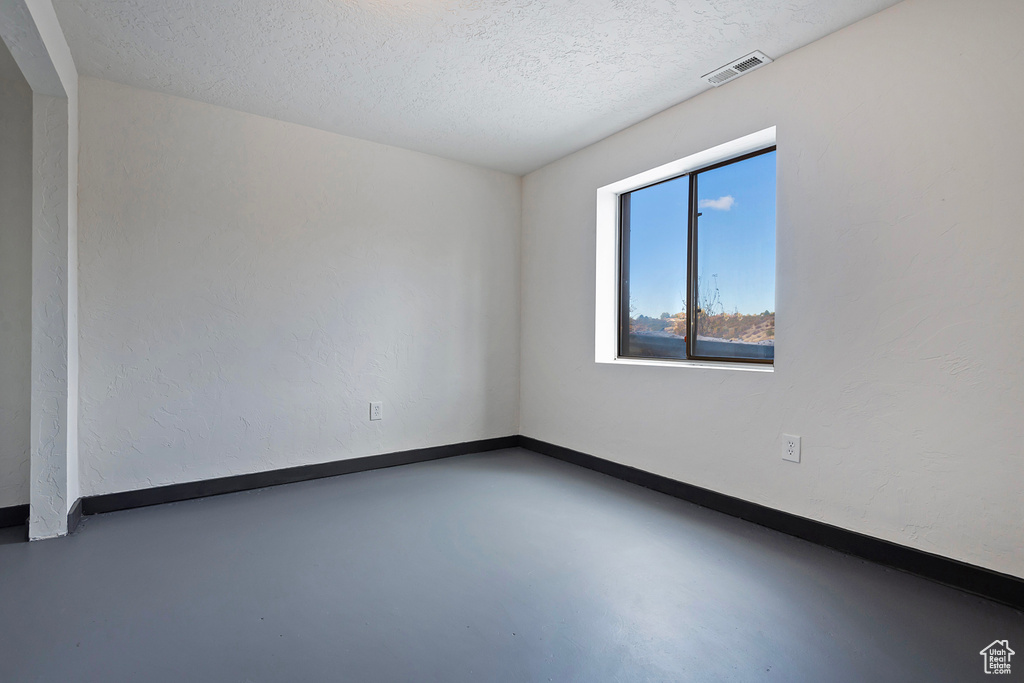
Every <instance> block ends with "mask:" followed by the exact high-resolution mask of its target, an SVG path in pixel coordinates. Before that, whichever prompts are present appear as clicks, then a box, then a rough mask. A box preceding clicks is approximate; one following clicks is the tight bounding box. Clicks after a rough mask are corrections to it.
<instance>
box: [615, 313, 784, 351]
mask: <svg viewBox="0 0 1024 683" xmlns="http://www.w3.org/2000/svg"><path fill="white" fill-rule="evenodd" d="M697 324H698V327H699V329H698V330H697V334H698V335H699V336H701V337H714V338H716V339H727V340H729V341H740V342H747V343H751V344H752V343H756V342H764V341H767V340H770V339H775V313H772V312H768V311H765V312H764V313H754V314H750V315H744V314H742V313H719V314H718V315H711V316H702V317H701V319H700V320H698V322H697ZM629 329H630V332H632V333H634V334H636V333H643V332H668V333H669V334H675V335H678V336H680V337H682V336H684V335H685V334H686V314H685V313H676V314H675V315H668V314H663V315H662V316H661V317H660V318H650V317H648V316H646V315H641V316H637V317H635V318H630V319H629Z"/></svg>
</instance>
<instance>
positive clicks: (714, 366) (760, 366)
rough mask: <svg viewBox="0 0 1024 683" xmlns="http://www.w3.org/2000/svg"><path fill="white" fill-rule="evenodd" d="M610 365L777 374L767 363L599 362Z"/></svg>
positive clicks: (621, 360)
mask: <svg viewBox="0 0 1024 683" xmlns="http://www.w3.org/2000/svg"><path fill="white" fill-rule="evenodd" d="M597 362H598V363H604V364H608V365H651V366H656V367H659V368H704V369H706V370H739V371H740V372H775V366H774V365H769V364H767V363H725V362H721V361H710V360H653V359H652V360H647V359H644V358H615V360H610V361H607V360H599V361H597Z"/></svg>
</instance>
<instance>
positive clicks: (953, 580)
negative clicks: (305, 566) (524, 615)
mask: <svg viewBox="0 0 1024 683" xmlns="http://www.w3.org/2000/svg"><path fill="white" fill-rule="evenodd" d="M517 446H518V447H521V448H525V449H527V450H530V451H533V452H535V453H539V454H541V455H546V456H549V457H552V458H556V459H558V460H562V461H564V462H567V463H571V464H573V465H578V466H580V467H585V468H587V469H590V470H593V471H595V472H600V473H602V474H606V475H608V476H611V477H615V478H616V479H621V480H623V481H627V482H630V483H632V484H637V485H639V486H643V487H645V488H648V489H651V490H654V491H658V492H659V493H664V494H666V495H669V496H672V497H674V498H679V499H680V500H685V501H687V502H690V503H694V504H696V505H700V506H701V507H705V508H708V509H711V510H715V511H717V512H722V513H724V514H727V515H730V516H732V517H738V518H739V519H743V520H746V521H748V522H753V523H754V524H758V525H760V526H763V527H767V528H769V529H774V530H775V531H781V532H782V533H784V534H788V535H790V536H795V537H797V538H801V539H804V540H806V541H810V542H811V543H815V544H817V545H821V546H824V547H826V548H832V549H834V550H838V551H840V552H843V553H846V554H848V555H853V556H855V557H859V558H862V559H864V560H868V561H870V562H874V563H876V564H881V565H884V566H886V567H891V568H893V569H898V570H901V571H905V572H908V573H911V574H915V575H917V576H920V577H923V578H926V579H930V580H932V581H936V582H938V583H942V584H945V585H947V586H951V587H953V588H957V589H959V590H962V591H966V592H968V593H973V594H975V595H979V596H981V597H984V598H987V599H989V600H994V601H996V602H1000V603H1003V604H1006V605H1009V606H1011V607H1014V608H1016V609H1019V610H1022V611H1024V579H1020V578H1018V577H1015V576H1011V575H1009V574H1001V573H999V572H995V571H992V570H990V569H985V568H984V567H978V566H976V565H971V564H967V563H965V562H960V561H958V560H954V559H951V558H948V557H944V556H941V555H935V554H932V553H928V552H925V551H923V550H917V549H916V548H910V547H908V546H903V545H900V544H898V543H893V542H891V541H886V540H882V539H880V538H875V537H873V536H867V535H865V534H861V533H857V532H855V531H850V530H848V529H843V528H841V527H837V526H833V525H831V524H826V523H824V522H819V521H816V520H813V519H808V518H806V517H800V516H798V515H794V514H791V513H788V512H783V511H781V510H776V509H774V508H770V507H767V506H765V505H760V504H758V503H752V502H750V501H747V500H743V499H741V498H735V497H733V496H729V495H726V494H724V493H718V492H716V491H711V490H710V489H705V488H701V487H700V486H694V485H693V484H687V483H686V482H682V481H678V480H675V479H670V478H668V477H663V476H661V475H658V474H653V473H651V472H646V471H644V470H640V469H637V468H635V467H630V466H628V465H623V464H620V463H616V462H613V461H611V460H605V459H603V458H599V457H597V456H593V455H589V454H587V453H582V452H580V451H575V450H572V449H570V448H566V447H564V446H558V445H556V444H552V443H548V442H546V441H541V440H539V439H534V438H532V437H529V436H503V437H498V438H493V439H482V440H479V441H467V442H463V443H457V444H448V445H444V446H433V447H429V448H417V449H413V450H408V451H398V452H394V453H384V454H380V455H371V456H366V457H361V458H351V459H348V460H337V461H333V462H327V463H317V464H312V465H301V466H298V467H288V468H285V469H280V470H270V471H267V472H254V473H252V474H241V475H237V476H232V477H221V478H218V479H207V480H203V481H193V482H186V483H182V484H172V485H170V486H159V487H155V488H148V489H139V490H135V491H122V492H119V493H107V494H102V495H98V496H87V497H85V498H81V499H79V500H77V501H76V502H75V504H74V505H73V506H72V507H71V510H70V511H69V512H68V533H73V532H74V531H75V529H76V528H77V527H78V524H79V521H80V520H81V518H82V516H83V515H96V514H102V513H105V512H114V511H117V510H128V509H131V508H138V507H146V506H149V505H159V504H161V503H171V502H176V501H182V500H190V499H193V498H204V497H206V496H216V495H220V494H223V493H234V492H237V491H248V490H251V489H259V488H265V487H267V486H277V485H279V484H289V483H293V482H299V481H308V480H311V479H321V478H323V477H334V476H338V475H341V474H351V473H354V472H365V471H368V470H375V469H381V468H385V467H396V466H398V465H408V464H413V463H417V462H426V461H428V460H438V459H441V458H450V457H453V456H457V455H467V454H470V453H482V452H485V451H494V450H499V449H503V448H515V447H517ZM28 514H29V506H28V505H16V506H12V507H7V508H0V527H7V526H18V525H21V524H25V522H26V520H27V518H28Z"/></svg>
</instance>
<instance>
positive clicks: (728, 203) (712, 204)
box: [697, 194, 736, 211]
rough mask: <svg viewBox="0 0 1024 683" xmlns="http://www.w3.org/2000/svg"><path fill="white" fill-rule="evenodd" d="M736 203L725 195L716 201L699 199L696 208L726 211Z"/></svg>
mask: <svg viewBox="0 0 1024 683" xmlns="http://www.w3.org/2000/svg"><path fill="white" fill-rule="evenodd" d="M735 203H736V200H735V199H734V198H733V196H732V195H731V194H727V195H725V196H724V197H719V198H718V199H701V200H700V201H699V202H697V206H699V207H700V208H702V209H715V210H716V211H728V210H729V209H731V208H732V205H733V204H735Z"/></svg>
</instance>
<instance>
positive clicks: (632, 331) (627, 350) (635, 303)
mask: <svg viewBox="0 0 1024 683" xmlns="http://www.w3.org/2000/svg"><path fill="white" fill-rule="evenodd" d="M689 195H690V179H689V177H687V176H684V177H681V178H676V179H674V180H669V181H666V182H664V183H660V184H658V185H652V186H651V187H646V188H643V189H641V190H636V191H634V192H631V193H629V197H628V201H626V202H623V211H624V212H625V211H626V210H627V207H628V216H627V215H624V216H623V226H624V227H625V226H628V243H627V244H624V245H623V248H624V249H625V252H624V253H625V254H628V256H627V257H626V261H627V263H624V264H623V265H626V266H627V268H626V273H624V276H625V279H624V281H623V288H622V295H623V297H624V298H625V297H628V308H629V312H628V331H627V330H623V331H622V332H621V334H622V337H623V338H622V339H621V340H620V341H621V344H620V350H621V353H622V354H623V355H626V356H637V357H641V358H686V342H685V338H684V337H685V335H686V316H685V314H684V313H683V310H684V309H685V308H686V233H687V215H688V212H689V201H690V197H689ZM625 316H626V312H625V311H623V317H625Z"/></svg>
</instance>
